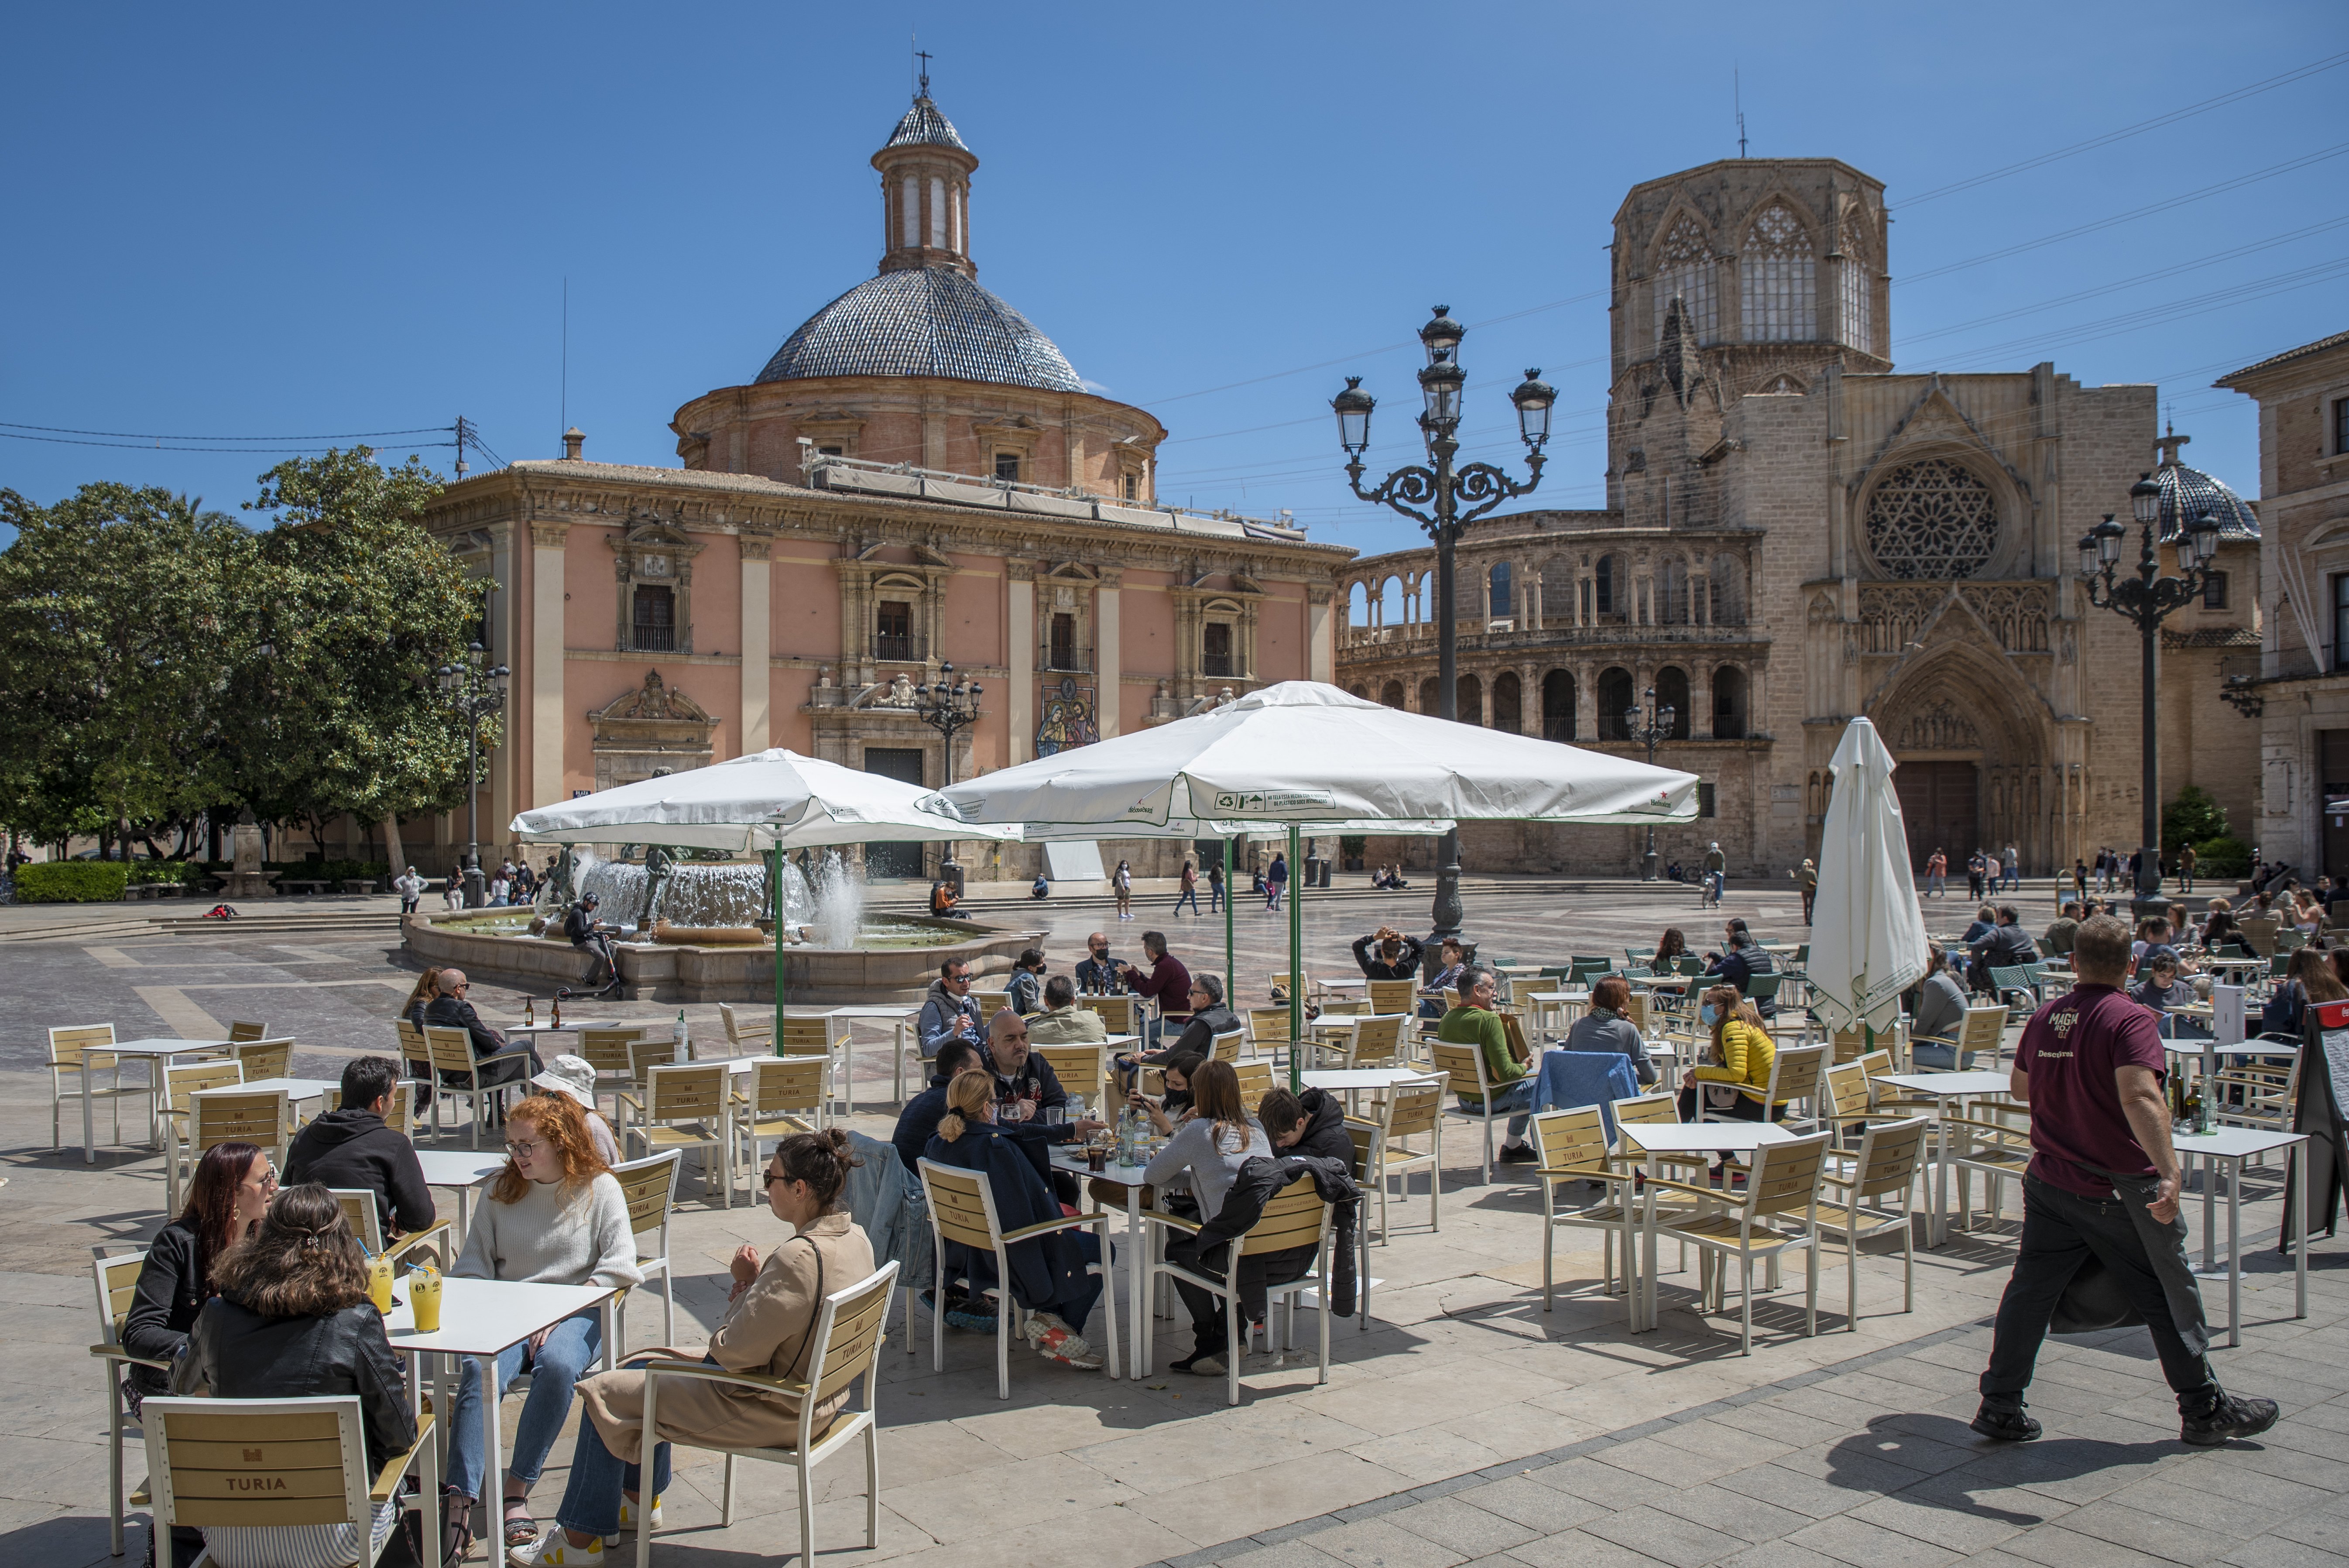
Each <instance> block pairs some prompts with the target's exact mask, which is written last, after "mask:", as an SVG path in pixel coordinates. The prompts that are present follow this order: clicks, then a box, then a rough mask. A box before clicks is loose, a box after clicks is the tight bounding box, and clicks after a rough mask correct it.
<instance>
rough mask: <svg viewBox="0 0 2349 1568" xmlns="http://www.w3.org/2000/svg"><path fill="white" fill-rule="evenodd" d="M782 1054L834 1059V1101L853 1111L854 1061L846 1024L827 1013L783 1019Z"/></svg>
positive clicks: (843, 1108) (844, 1109)
mask: <svg viewBox="0 0 2349 1568" xmlns="http://www.w3.org/2000/svg"><path fill="white" fill-rule="evenodd" d="M781 1054H783V1055H786V1056H829V1057H831V1058H832V1088H833V1099H835V1100H837V1101H839V1102H840V1106H841V1109H842V1110H843V1111H846V1110H848V1109H849V1108H850V1103H851V1102H850V1098H849V1096H850V1092H851V1087H852V1086H851V1085H850V1083H849V1081H848V1075H849V1071H850V1067H851V1064H852V1063H853V1061H854V1058H853V1057H852V1056H851V1054H850V1053H849V1031H848V1024H847V1023H846V1021H845V1020H843V1019H838V1018H833V1017H832V1016H831V1015H829V1014H827V1013H816V1014H814V1015H812V1016H807V1017H800V1018H786V1019H784V1020H783V1034H782V1040H781Z"/></svg>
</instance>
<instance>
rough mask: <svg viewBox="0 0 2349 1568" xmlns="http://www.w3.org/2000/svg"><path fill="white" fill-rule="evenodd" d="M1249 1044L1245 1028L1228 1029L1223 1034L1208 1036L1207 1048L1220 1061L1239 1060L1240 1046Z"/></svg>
mask: <svg viewBox="0 0 2349 1568" xmlns="http://www.w3.org/2000/svg"><path fill="white" fill-rule="evenodd" d="M1245 1044H1247V1030H1245V1029H1226V1030H1225V1031H1224V1032H1223V1033H1221V1034H1210V1035H1208V1036H1207V1049H1208V1050H1209V1051H1210V1052H1211V1053H1213V1055H1214V1060H1216V1061H1218V1062H1237V1061H1238V1060H1239V1059H1240V1047H1241V1046H1243V1045H1245Z"/></svg>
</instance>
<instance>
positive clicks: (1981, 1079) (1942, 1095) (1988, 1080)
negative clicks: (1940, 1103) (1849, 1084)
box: [1868, 1072, 2010, 1099]
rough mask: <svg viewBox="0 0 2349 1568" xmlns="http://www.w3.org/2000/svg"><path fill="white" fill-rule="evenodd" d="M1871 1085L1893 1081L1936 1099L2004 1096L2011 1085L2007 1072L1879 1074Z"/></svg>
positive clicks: (1896, 1084)
mask: <svg viewBox="0 0 2349 1568" xmlns="http://www.w3.org/2000/svg"><path fill="white" fill-rule="evenodd" d="M1868 1082H1869V1083H1871V1084H1889V1085H1892V1086H1893V1087H1894V1088H1896V1089H1908V1090H1910V1091H1912V1092H1913V1093H1916V1094H1920V1095H1931V1096H1934V1097H1935V1098H1936V1099H1948V1098H1950V1097H1951V1096H1974V1095H2002V1094H2004V1093H2006V1091H2007V1089H2008V1088H2009V1087H2010V1085H2009V1084H2008V1081H2007V1075H2005V1074H2004V1073H1980V1072H1976V1073H1878V1075H1876V1076H1875V1077H1873V1078H1870V1079H1869V1080H1868Z"/></svg>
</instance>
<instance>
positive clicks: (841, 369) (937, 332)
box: [758, 266, 2223, 488]
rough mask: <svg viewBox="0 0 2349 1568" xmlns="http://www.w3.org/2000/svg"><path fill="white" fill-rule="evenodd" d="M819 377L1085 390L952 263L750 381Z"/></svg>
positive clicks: (835, 311)
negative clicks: (895, 378) (905, 378)
mask: <svg viewBox="0 0 2349 1568" xmlns="http://www.w3.org/2000/svg"><path fill="white" fill-rule="evenodd" d="M822 376H946V377H951V378H954V379H957V380H964V381H994V382H998V383H999V384H1002V385H1005V386H1012V387H1034V388H1038V389H1043V390H1047V391H1055V392H1081V391H1082V390H1084V383H1083V382H1082V381H1081V380H1080V379H1078V378H1077V372H1076V370H1075V369H1073V368H1072V367H1071V365H1070V364H1069V361H1068V359H1067V358H1066V357H1064V356H1063V355H1062V354H1061V350H1060V349H1059V348H1057V347H1055V346H1054V344H1053V342H1052V340H1051V339H1050V338H1049V337H1045V336H1044V335H1043V334H1042V333H1041V332H1039V331H1037V330H1036V328H1035V327H1033V326H1031V325H1030V323H1029V320H1028V318H1027V317H1024V316H1022V315H1020V314H1019V312H1018V311H1017V310H1014V309H1012V308H1011V306H1009V305H1008V304H1006V303H1004V301H1003V300H1001V299H999V298H998V297H997V296H995V295H993V294H991V293H989V292H988V290H986V289H984V288H982V287H980V286H979V285H978V281H977V280H976V279H974V278H971V277H968V276H967V275H964V274H963V273H962V272H961V271H960V270H959V269H957V268H955V267H951V266H920V267H904V268H900V269H897V270H895V271H890V272H885V273H882V274H881V275H879V276H877V277H873V278H868V279H866V280H865V281H864V282H863V283H860V284H858V285H857V286H855V287H854V288H852V289H850V290H849V291H848V292H847V293H846V294H843V295H842V296H840V297H839V298H837V299H835V300H833V302H832V303H831V304H829V305H827V306H824V307H823V309H822V310H819V311H817V312H816V313H815V314H814V315H813V316H811V317H808V319H807V321H806V322H805V323H804V324H803V325H802V327H800V329H799V330H798V331H796V332H794V333H792V335H791V337H790V338H789V339H788V340H786V341H785V342H784V344H783V346H782V347H781V348H778V349H776V350H775V357H774V358H771V359H770V360H768V361H767V368H766V369H763V370H761V371H760V372H759V376H758V379H759V380H760V381H762V382H764V381H802V380H808V379H813V378H816V377H822ZM2214 483H2215V482H2214ZM2222 488H2223V487H2222Z"/></svg>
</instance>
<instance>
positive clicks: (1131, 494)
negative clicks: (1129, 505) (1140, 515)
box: [1125, 473, 1142, 501]
mask: <svg viewBox="0 0 2349 1568" xmlns="http://www.w3.org/2000/svg"><path fill="white" fill-rule="evenodd" d="M1141 493H1142V482H1141V481H1140V479H1138V478H1137V477H1136V476H1135V475H1133V474H1131V473H1129V474H1127V475H1126V476H1125V498H1126V499H1127V500H1128V501H1133V500H1138V499H1139V498H1140V496H1141Z"/></svg>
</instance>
